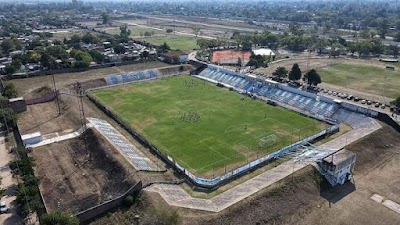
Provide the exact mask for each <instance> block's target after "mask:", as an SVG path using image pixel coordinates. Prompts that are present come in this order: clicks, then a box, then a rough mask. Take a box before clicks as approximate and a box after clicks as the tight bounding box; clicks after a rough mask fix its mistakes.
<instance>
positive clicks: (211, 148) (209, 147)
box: [199, 137, 228, 159]
mask: <svg viewBox="0 0 400 225" xmlns="http://www.w3.org/2000/svg"><path fill="white" fill-rule="evenodd" d="M206 139H215V138H214V137H208V138H206ZM206 139H203V140H200V141H199V143H200V144H202V145H204V146H206V147H207V148H208V149H210V150H212V151H213V152H215V153H217V154H218V155H220V156H222V157H223V158H225V159H227V158H228V157H226V156H225V155H223V154H221V153H220V152H218V151H216V150H214V148H213V147H212V146H209V145H207V144H205V143H204V142H203V141H204V140H206Z"/></svg>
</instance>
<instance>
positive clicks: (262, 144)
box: [258, 134, 279, 149]
mask: <svg viewBox="0 0 400 225" xmlns="http://www.w3.org/2000/svg"><path fill="white" fill-rule="evenodd" d="M278 140H279V138H278V136H276V135H275V134H270V135H267V136H264V137H261V138H260V139H258V147H259V148H260V149H265V148H268V147H270V146H273V145H276V144H277V143H278Z"/></svg>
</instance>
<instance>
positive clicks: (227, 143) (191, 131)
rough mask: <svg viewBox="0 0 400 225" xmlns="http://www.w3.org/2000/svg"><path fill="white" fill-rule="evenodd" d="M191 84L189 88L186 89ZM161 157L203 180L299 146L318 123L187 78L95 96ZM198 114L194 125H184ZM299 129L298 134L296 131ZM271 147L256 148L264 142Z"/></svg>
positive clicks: (141, 85)
mask: <svg viewBox="0 0 400 225" xmlns="http://www.w3.org/2000/svg"><path fill="white" fill-rule="evenodd" d="M188 83H190V84H191V86H190V87H188V86H187V85H185V84H188ZM93 94H94V96H95V97H96V98H97V99H98V100H99V101H100V102H102V103H103V104H105V105H107V107H108V108H110V109H111V110H112V111H113V112H115V113H116V114H117V115H119V116H120V117H121V118H122V119H123V120H124V121H125V122H126V123H128V124H129V125H130V126H132V127H133V128H134V129H135V130H137V131H139V132H140V133H141V134H142V135H143V136H144V137H146V138H147V139H148V140H149V141H150V142H151V143H153V144H154V145H155V146H157V147H158V148H159V149H160V150H161V151H163V152H164V153H166V154H168V155H170V156H171V157H173V158H174V159H175V160H176V161H177V162H178V163H179V164H181V165H182V166H184V167H186V168H187V169H189V170H191V172H193V173H195V174H198V175H204V174H206V173H207V172H210V171H214V170H218V169H221V168H224V167H225V166H229V165H232V164H238V163H239V164H243V163H245V162H246V161H249V159H251V158H253V159H254V158H255V157H256V154H257V155H258V154H260V155H264V154H267V153H271V152H274V151H276V150H277V149H280V148H282V147H284V146H287V145H289V144H290V143H292V142H294V141H298V140H299V139H302V138H304V137H306V136H310V135H311V134H313V133H315V132H317V131H318V130H319V128H321V127H324V126H323V124H322V123H320V122H318V121H316V120H313V119H311V118H308V117H304V116H302V115H300V114H298V113H295V112H292V111H289V110H287V109H284V108H281V107H274V106H270V105H267V104H265V102H262V101H256V100H252V99H249V98H246V99H245V100H243V101H242V100H241V95H239V94H238V93H235V92H230V91H229V90H227V89H225V88H218V87H216V86H215V85H213V84H210V83H207V82H204V81H201V80H199V79H196V78H192V77H189V76H180V77H173V78H167V79H161V80H156V81H151V82H143V83H137V84H131V85H127V86H124V87H118V88H112V89H107V90H101V91H97V92H94V93H93ZM192 113H197V114H198V115H200V118H199V120H198V122H194V121H187V120H186V121H182V119H181V118H182V115H183V114H185V115H189V114H192ZM299 129H301V130H299ZM271 135H275V136H276V140H275V142H270V143H269V144H268V146H262V147H260V146H259V144H260V140H261V138H264V137H270V136H271Z"/></svg>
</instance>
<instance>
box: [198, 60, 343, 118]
mask: <svg viewBox="0 0 400 225" xmlns="http://www.w3.org/2000/svg"><path fill="white" fill-rule="evenodd" d="M199 77H200V78H206V79H207V80H210V81H214V82H218V83H223V84H224V85H226V86H228V87H232V88H235V89H237V90H238V91H243V92H246V93H248V94H252V95H257V96H259V97H265V98H268V99H271V100H274V101H276V102H278V103H281V104H285V105H286V106H292V107H294V108H296V109H297V111H298V110H300V111H302V112H304V113H306V114H308V115H311V116H313V117H316V118H318V119H325V118H330V117H331V116H332V115H333V114H334V113H335V112H336V111H337V109H338V108H339V104H337V103H335V102H334V101H333V100H331V99H329V98H325V97H322V96H317V95H316V94H312V93H308V92H304V91H301V90H298V89H294V88H291V87H288V86H284V85H281V84H279V83H277V82H273V81H268V80H263V79H256V78H252V77H247V76H245V75H242V74H239V73H235V72H232V71H229V70H225V69H221V68H217V67H211V66H209V67H207V68H206V69H204V70H203V71H201V72H200V73H199Z"/></svg>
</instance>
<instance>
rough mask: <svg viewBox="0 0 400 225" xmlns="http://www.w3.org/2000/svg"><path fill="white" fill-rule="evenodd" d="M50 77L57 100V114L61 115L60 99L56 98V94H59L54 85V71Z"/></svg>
mask: <svg viewBox="0 0 400 225" xmlns="http://www.w3.org/2000/svg"><path fill="white" fill-rule="evenodd" d="M52 78H53V89H54V94H55V95H56V102H57V110H58V115H59V116H60V115H61V108H60V100H59V99H58V97H59V96H58V95H59V94H60V93H59V92H58V91H57V87H56V80H55V78H54V73H53V74H52Z"/></svg>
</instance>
